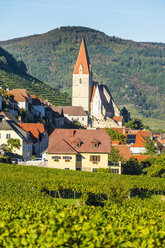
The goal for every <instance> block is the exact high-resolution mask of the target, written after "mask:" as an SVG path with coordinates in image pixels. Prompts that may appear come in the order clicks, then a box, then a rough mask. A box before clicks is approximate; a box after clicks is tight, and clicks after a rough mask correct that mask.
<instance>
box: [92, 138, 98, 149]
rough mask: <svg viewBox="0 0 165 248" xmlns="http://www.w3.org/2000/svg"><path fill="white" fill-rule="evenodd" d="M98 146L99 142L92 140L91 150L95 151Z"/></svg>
mask: <svg viewBox="0 0 165 248" xmlns="http://www.w3.org/2000/svg"><path fill="white" fill-rule="evenodd" d="M99 145H100V141H99V140H98V139H93V140H92V148H94V149H97V148H98V147H99Z"/></svg>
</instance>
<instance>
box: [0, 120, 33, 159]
mask: <svg viewBox="0 0 165 248" xmlns="http://www.w3.org/2000/svg"><path fill="white" fill-rule="evenodd" d="M10 138H14V139H19V140H20V144H21V147H20V149H15V150H14V151H13V152H14V153H17V154H18V155H20V156H22V157H24V158H25V159H26V160H29V159H31V155H32V140H31V138H30V137H29V133H28V132H26V131H24V130H23V129H22V128H21V127H20V126H19V125H18V124H17V123H16V122H15V121H12V120H5V119H1V118H0V145H2V144H7V140H8V139H10Z"/></svg>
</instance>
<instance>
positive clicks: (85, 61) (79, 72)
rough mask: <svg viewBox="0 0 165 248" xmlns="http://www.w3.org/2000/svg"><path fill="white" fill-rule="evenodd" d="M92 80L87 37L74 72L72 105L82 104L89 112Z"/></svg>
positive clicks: (82, 44) (88, 112) (83, 40)
mask: <svg viewBox="0 0 165 248" xmlns="http://www.w3.org/2000/svg"><path fill="white" fill-rule="evenodd" d="M92 81H93V80H92V67H91V64H90V61H89V56H88V51H87V47H86V43H85V39H82V43H81V47H80V51H79V54H78V58H77V62H76V64H75V66H74V72H73V84H72V106H82V107H83V108H84V110H85V111H86V113H87V114H90V97H91V90H92Z"/></svg>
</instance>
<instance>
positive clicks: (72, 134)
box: [70, 129, 76, 137]
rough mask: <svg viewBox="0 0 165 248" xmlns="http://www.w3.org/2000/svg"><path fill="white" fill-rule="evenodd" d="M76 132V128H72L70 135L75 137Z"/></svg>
mask: <svg viewBox="0 0 165 248" xmlns="http://www.w3.org/2000/svg"><path fill="white" fill-rule="evenodd" d="M75 133H76V130H74V129H72V130H70V136H71V137H73V136H74V135H75Z"/></svg>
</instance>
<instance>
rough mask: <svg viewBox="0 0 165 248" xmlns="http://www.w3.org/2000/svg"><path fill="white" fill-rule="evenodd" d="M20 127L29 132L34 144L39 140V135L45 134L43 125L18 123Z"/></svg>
mask: <svg viewBox="0 0 165 248" xmlns="http://www.w3.org/2000/svg"><path fill="white" fill-rule="evenodd" d="M19 125H20V127H21V128H22V129H23V130H25V131H27V132H29V133H30V136H31V138H32V139H33V141H34V142H36V141H37V140H38V138H39V134H43V133H44V132H45V128H44V125H43V123H22V122H21V123H19Z"/></svg>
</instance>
